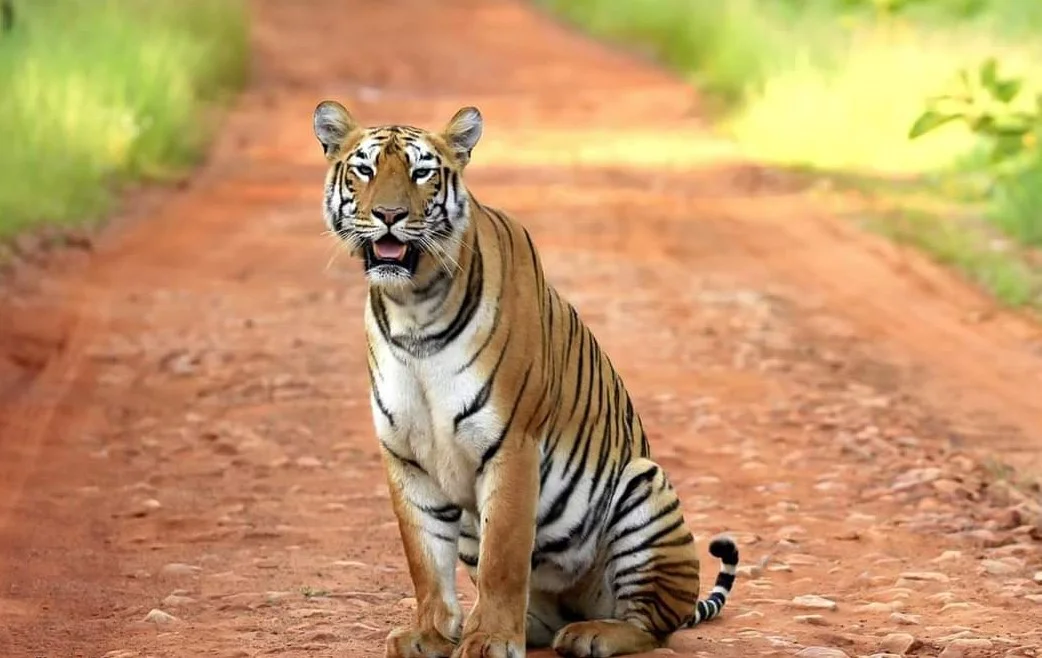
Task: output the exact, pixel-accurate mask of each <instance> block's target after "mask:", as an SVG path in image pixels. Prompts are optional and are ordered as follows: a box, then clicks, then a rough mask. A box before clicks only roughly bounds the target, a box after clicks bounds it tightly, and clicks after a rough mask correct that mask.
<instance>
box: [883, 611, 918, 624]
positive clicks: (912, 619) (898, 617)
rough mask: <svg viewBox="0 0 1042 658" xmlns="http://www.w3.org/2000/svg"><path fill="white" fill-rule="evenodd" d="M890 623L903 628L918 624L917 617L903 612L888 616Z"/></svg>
mask: <svg viewBox="0 0 1042 658" xmlns="http://www.w3.org/2000/svg"><path fill="white" fill-rule="evenodd" d="M890 621H892V622H894V623H895V624H901V625H903V626H917V625H918V624H919V616H918V615H907V614H905V613H903V612H894V613H891V614H890Z"/></svg>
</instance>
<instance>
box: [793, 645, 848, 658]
mask: <svg viewBox="0 0 1042 658" xmlns="http://www.w3.org/2000/svg"><path fill="white" fill-rule="evenodd" d="M796 658H850V657H849V656H848V655H847V653H846V652H845V651H842V650H841V649H835V648H833V647H807V648H806V649H804V650H803V651H800V652H799V653H798V654H796Z"/></svg>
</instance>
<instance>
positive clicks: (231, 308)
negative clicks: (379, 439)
mask: <svg viewBox="0 0 1042 658" xmlns="http://www.w3.org/2000/svg"><path fill="white" fill-rule="evenodd" d="M304 4H305V3H299V5H298V3H296V2H290V1H289V0H257V1H256V2H255V3H254V6H255V8H256V12H255V42H256V52H257V61H256V63H255V67H256V76H255V82H254V84H253V86H252V88H251V89H250V90H249V91H248V93H247V94H246V95H245V96H244V97H243V98H242V100H241V102H240V103H239V104H238V106H237V108H236V109H235V110H234V111H233V112H232V114H231V116H230V117H229V119H228V122H227V124H226V128H225V132H224V134H223V136H222V139H221V140H220V142H219V144H218V147H217V149H216V153H215V155H214V157H213V159H212V162H211V163H210V164H209V165H208V166H207V167H206V168H205V169H204V170H203V171H201V172H200V174H199V175H198V176H197V177H196V178H194V179H193V181H192V183H191V185H190V186H188V187H187V188H186V189H183V190H179V191H177V192H162V193H157V194H150V195H147V196H144V197H142V204H145V205H143V206H142V208H144V210H142V209H138V210H137V211H136V212H135V213H134V214H135V215H137V216H136V217H133V218H128V219H126V220H125V221H122V222H119V223H117V224H114V225H113V226H112V227H111V228H110V229H109V230H108V231H107V232H106V234H105V236H104V237H103V239H102V240H101V242H100V243H99V244H98V245H97V248H96V251H95V254H94V255H93V257H92V258H91V259H90V260H89V262H86V263H79V264H74V265H71V266H67V267H62V268H57V269H56V268H51V269H48V270H45V271H42V272H31V273H30V272H26V273H23V274H22V275H21V277H16V278H15V280H13V281H11V282H10V283H9V285H8V290H9V291H8V292H7V293H6V295H5V299H4V301H3V304H4V306H3V308H0V314H2V315H0V318H3V322H2V323H0V341H3V343H2V344H0V349H2V350H3V352H0V356H2V355H3V354H5V353H6V355H7V357H8V358H6V359H0V405H2V406H0V413H2V416H0V419H2V421H3V424H2V425H0V431H2V436H0V656H4V657H8V656H10V657H11V658H16V657H21V656H46V657H48V658H51V657H54V658H57V657H59V656H60V657H63V658H64V657H65V656H91V657H94V656H103V655H104V656H110V657H119V658H131V657H134V656H177V657H182V656H183V657H187V656H223V657H225V658H230V657H232V656H254V655H267V654H275V655H281V656H305V655H307V656H334V655H335V656H359V657H363V656H375V655H381V648H382V644H383V638H384V636H385V634H386V632H387V630H388V629H389V628H390V627H391V625H393V624H397V623H401V622H403V621H404V620H405V619H406V617H407V616H408V615H409V614H410V613H409V604H410V599H409V597H410V596H411V586H410V584H409V581H408V575H407V572H406V569H405V563H404V559H403V556H402V553H401V550H400V546H399V543H398V538H397V530H396V527H395V525H394V523H393V517H392V514H391V509H390V504H389V501H388V499H387V496H386V493H385V486H384V483H383V478H382V474H381V471H380V466H379V461H378V454H377V451H376V442H375V439H373V437H372V434H371V429H370V412H369V407H368V403H367V399H366V395H365V384H366V379H365V371H364V352H363V351H362V350H361V349H360V341H361V336H362V334H361V331H362V323H361V303H362V300H363V294H364V290H363V284H362V281H361V277H360V275H359V274H360V273H359V271H358V266H357V265H356V264H355V263H352V262H350V261H348V260H347V259H346V258H341V259H339V260H336V261H334V262H333V264H332V265H331V266H329V267H328V268H327V263H328V262H329V260H330V257H331V256H332V255H333V253H334V250H333V249H332V245H331V244H330V243H329V242H328V241H327V240H326V239H324V238H323V237H322V236H321V235H320V233H321V232H322V228H323V227H322V225H321V218H320V215H319V210H318V208H319V206H318V204H319V199H320V187H321V176H322V162H321V157H320V155H321V154H320V150H319V147H318V146H317V144H316V143H315V142H314V140H313V138H312V135H311V128H310V120H311V110H312V108H313V107H314V105H315V103H316V102H317V101H318V100H320V99H322V98H327V97H335V98H337V99H339V100H341V101H342V102H344V103H345V104H347V105H348V106H349V107H350V108H351V109H352V110H353V111H354V112H355V113H356V116H358V117H359V118H361V119H362V120H364V121H367V122H372V123H384V122H391V121H407V122H412V123H418V124H422V125H427V126H438V127H440V126H441V125H442V124H443V123H444V122H445V121H446V120H447V119H448V117H450V116H451V115H452V113H453V112H454V111H455V110H456V109H457V108H458V107H459V106H460V105H463V104H475V105H478V106H479V107H480V108H481V109H482V112H483V113H484V115H485V119H486V130H485V137H484V138H483V140H482V142H481V143H480V144H479V146H478V148H477V149H476V150H475V154H474V162H473V164H472V166H471V168H470V170H469V172H470V173H469V181H470V186H471V188H472V189H473V190H474V191H475V193H476V194H477V195H478V196H479V197H480V198H481V199H482V200H483V201H484V202H486V203H489V204H492V205H496V206H499V207H502V208H504V209H506V210H508V211H510V212H513V213H515V214H516V215H517V216H519V217H520V218H522V220H523V221H524V222H525V223H526V224H527V225H528V226H529V227H530V229H531V230H532V232H533V234H534V237H535V239H536V241H537V245H538V246H539V248H540V249H541V251H542V253H543V257H544V261H545V263H546V265H547V267H548V270H549V274H550V276H551V277H552V278H553V280H554V281H555V282H556V284H557V285H558V286H559V287H560V288H561V290H562V291H563V292H565V294H566V295H567V296H568V297H569V298H570V299H572V300H573V301H574V302H575V303H576V305H577V306H578V307H579V310H580V312H582V313H583V314H584V316H585V318H586V319H587V321H588V322H589V323H590V324H591V326H592V327H593V328H594V331H595V332H596V333H597V334H598V337H599V339H600V340H601V342H602V344H603V345H604V346H605V348H606V349H607V350H608V351H609V353H610V354H611V355H612V358H613V360H614V361H615V363H616V364H617V365H618V366H619V368H620V370H621V371H622V373H623V376H624V377H625V378H626V380H627V384H628V385H629V387H630V389H631V391H632V393H633V394H634V396H635V398H636V399H637V401H638V403H639V408H640V410H641V412H642V414H643V417H644V421H645V425H646V426H647V427H648V428H649V429H650V430H651V432H652V434H653V446H654V450H655V453H656V455H657V457H658V460H659V461H660V462H661V463H663V464H664V465H665V466H666V468H667V469H668V470H669V472H670V474H671V476H672V478H673V480H674V482H675V483H677V485H678V489H679V490H680V493H681V496H682V500H683V501H684V504H685V509H686V515H687V518H688V520H689V522H690V523H691V524H692V526H693V529H694V530H695V531H696V533H697V535H698V536H700V537H702V538H706V537H708V536H709V535H711V534H714V533H717V532H720V531H724V530H726V531H731V532H733V533H734V534H735V536H736V537H737V538H738V539H739V540H740V543H741V548H742V551H743V561H744V564H745V565H747V566H748V567H753V568H752V569H751V570H750V569H746V570H743V573H742V575H741V576H740V577H739V581H738V585H737V588H736V592H735V595H734V597H733V598H732V600H731V602H730V603H729V604H728V607H727V609H726V611H725V613H724V615H723V617H722V618H721V619H720V620H718V621H715V622H713V623H711V624H708V625H706V626H704V627H702V628H700V629H699V630H697V631H691V632H687V633H683V634H680V635H678V636H676V637H675V639H674V641H673V644H672V648H673V649H674V650H675V651H676V652H677V653H678V654H682V655H713V656H725V657H737V656H747V655H769V654H771V653H776V654H781V655H788V654H795V653H797V652H798V651H799V650H800V647H802V646H824V647H837V648H839V649H841V650H843V651H844V652H846V653H847V654H848V655H852V656H853V655H865V654H871V653H875V652H878V651H883V650H884V649H883V647H884V645H885V646H890V648H891V649H893V648H895V647H894V646H891V645H887V644H886V643H887V642H889V643H895V644H899V643H900V642H902V641H905V638H900V637H898V638H891V639H889V640H886V641H884V640H883V638H884V637H885V636H887V635H888V634H891V633H907V634H909V635H910V636H912V637H913V638H914V640H915V644H914V645H913V646H912V648H911V651H910V653H913V654H920V655H937V654H938V653H939V652H940V651H941V649H943V648H944V647H946V646H948V645H949V644H951V643H952V641H953V639H954V638H986V639H987V640H988V643H984V642H978V643H976V645H975V648H974V650H975V651H977V652H978V653H977V654H974V655H996V656H1001V655H1007V652H1009V651H1011V650H1016V649H1017V648H1018V647H1020V648H1022V647H1036V648H1037V647H1042V623H1040V622H1039V620H1040V619H1042V582H1037V581H1038V580H1039V579H1042V574H1038V575H1035V574H1036V572H1039V571H1042V527H1040V524H1042V519H1040V518H1039V517H1038V516H1037V511H1038V508H1037V505H1036V504H1035V503H1034V502H1033V501H1031V500H1030V499H1028V498H1024V497H1023V496H1024V494H1023V493H1022V492H1021V490H1018V489H1014V488H1011V487H1008V486H1004V485H1001V484H995V478H996V477H997V476H998V475H999V474H1000V473H999V471H1000V470H1001V469H1000V468H998V467H997V466H996V465H995V464H992V463H988V462H984V461H981V459H980V453H978V450H981V449H985V450H988V451H991V452H992V453H995V454H998V455H999V456H1000V457H1001V458H1002V459H1003V460H1005V461H1009V462H1010V463H1012V464H1014V465H1016V466H1018V467H1019V468H1022V469H1024V472H1031V469H1032V468H1034V469H1037V468H1038V467H1039V466H1040V464H1042V458H1040V455H1042V435H1040V434H1039V432H1040V431H1042V393H1040V392H1039V391H1040V390H1042V349H1040V346H1042V340H1040V338H1042V332H1040V331H1039V329H1038V328H1037V327H1035V326H1033V325H1031V324H1030V323H1028V322H1027V321H1024V320H1021V319H1018V318H1015V317H1013V316H1010V315H1008V314H1003V313H998V312H995V311H993V310H992V309H990V307H989V305H988V304H987V302H986V301H985V300H984V299H983V298H982V297H980V296H979V295H977V294H976V293H974V292H973V291H971V290H969V289H968V288H966V287H965V286H963V285H961V284H959V283H958V282H956V281H955V280H954V279H953V278H952V277H950V276H947V275H945V274H944V273H941V272H939V271H938V270H936V269H935V268H933V267H930V266H928V265H926V264H924V263H923V262H922V261H921V259H918V258H915V257H913V256H911V255H908V254H903V253H900V252H898V251H896V250H894V249H893V248H892V247H889V246H886V245H884V244H882V243H881V242H878V241H875V240H872V239H869V238H867V237H865V236H864V235H861V234H859V233H856V232H855V231H854V230H853V229H850V228H849V227H848V226H847V225H846V224H845V223H844V222H843V221H842V220H840V219H837V218H836V217H835V216H830V215H829V214H828V213H826V212H824V211H823V210H822V209H821V208H820V207H815V204H814V201H813V200H812V199H810V198H809V196H808V194H807V193H806V191H804V190H800V189H799V187H798V186H796V185H794V184H791V183H789V182H787V181H785V180H782V179H780V178H778V177H777V176H775V175H772V174H770V172H765V171H762V170H759V169H757V168H755V167H751V166H748V165H745V164H742V163H740V162H739V161H738V160H737V159H735V158H733V157H730V156H729V151H728V149H727V148H726V147H725V146H724V145H722V144H720V143H718V142H717V141H714V139H713V138H712V137H710V136H709V135H708V134H707V133H706V132H705V131H704V128H703V127H702V125H701V124H700V122H699V121H698V120H697V119H696V118H693V117H692V115H693V114H695V113H697V107H694V106H693V105H692V104H693V96H692V94H691V92H690V90H689V89H687V88H686V87H685V86H684V85H683V84H682V83H680V82H678V81H677V80H675V79H672V78H670V77H669V76H667V75H665V74H664V73H662V72H660V71H658V70H656V69H654V68H652V67H650V66H649V65H647V64H644V63H640V62H638V61H636V60H634V59H632V58H628V57H626V56H624V55H621V54H618V53H613V52H611V51H609V50H608V49H606V48H605V47H603V46H599V45H596V44H593V43H591V42H589V41H587V40H585V39H583V38H581V37H578V36H576V35H574V34H572V33H570V32H568V31H567V30H565V29H563V28H561V27H559V26H557V25H555V24H553V23H552V22H550V21H549V20H547V19H546V18H544V17H541V16H539V15H538V14H536V13H534V12H533V11H532V10H531V9H529V8H528V7H526V6H525V5H522V4H518V3H510V2H500V1H491V0H481V1H478V0H469V1H464V0H457V1H455V2H451V3H430V2H419V1H418V0H397V1H394V2H391V1H388V2H381V3H375V2H345V1H342V0H337V1H336V2H334V1H333V0H314V1H313V2H309V3H306V7H305V6H304ZM39 277H43V278H42V279H41V278H39ZM27 281H28V282H31V283H32V284H33V285H27V284H26V282H27ZM23 284H25V285H23ZM982 315H983V317H984V319H983V320H980V319H979V318H980V317H981V316H982ZM1034 472H1036V473H1038V472H1042V471H1039V470H1035V471H1034ZM1034 495H1035V499H1036V500H1037V493H1036V494H1034ZM703 546H704V544H703ZM703 550H704V549H703ZM768 555H771V556H772V558H771V561H770V562H769V563H767V566H766V567H765V568H763V569H761V568H758V567H757V566H756V565H757V564H758V562H759V561H761V560H762V559H763V558H765V557H766V556H768ZM704 568H705V569H706V571H707V575H706V576H707V577H708V576H709V573H710V572H712V571H713V570H715V569H716V565H715V564H713V563H712V561H711V560H709V559H708V558H707V559H706V560H705V562H704ZM1033 577H1034V578H1035V581H1036V582H1032V578H1033ZM461 582H464V583H466V581H465V579H464V578H462V577H461ZM463 591H464V592H465V593H466V594H465V596H466V597H467V598H468V599H469V598H470V597H471V596H472V589H471V588H470V585H469V583H466V584H465V585H464V586H463ZM801 595H819V596H823V597H827V598H828V599H831V600H833V601H835V602H836V605H837V606H838V609H836V610H829V609H800V608H799V607H798V606H796V605H795V604H793V603H792V602H791V600H792V599H793V598H794V597H798V596H801ZM153 608H158V609H162V610H164V611H166V612H168V613H170V614H172V615H174V616H176V617H177V618H178V621H175V622H170V623H159V624H157V623H154V622H144V621H143V620H144V619H145V617H146V615H147V614H148V613H149V611H150V610H152V609H153ZM971 644H973V643H971ZM958 646H959V643H958V642H956V644H955V647H958ZM954 651H955V649H949V651H948V653H947V654H946V655H948V656H955V655H958V654H957V653H953V652H954ZM699 652H705V653H702V654H699ZM837 655H838V654H837ZM966 655H970V654H966ZM1008 655H1042V648H1038V649H1037V650H1036V649H1031V648H1027V649H1023V648H1022V649H1020V650H1019V652H1018V651H1013V653H1012V654H1008ZM826 658H827V657H826Z"/></svg>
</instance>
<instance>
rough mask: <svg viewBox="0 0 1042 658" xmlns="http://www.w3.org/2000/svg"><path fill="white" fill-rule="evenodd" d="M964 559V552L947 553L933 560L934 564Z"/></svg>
mask: <svg viewBox="0 0 1042 658" xmlns="http://www.w3.org/2000/svg"><path fill="white" fill-rule="evenodd" d="M961 557H962V551H945V552H943V553H941V554H940V556H938V557H935V558H934V559H933V561H934V562H951V561H952V560H958V559H959V558H961Z"/></svg>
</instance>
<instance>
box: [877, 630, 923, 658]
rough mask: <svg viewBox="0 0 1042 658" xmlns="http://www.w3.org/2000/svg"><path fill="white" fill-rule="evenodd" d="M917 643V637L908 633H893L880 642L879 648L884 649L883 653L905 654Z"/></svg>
mask: <svg viewBox="0 0 1042 658" xmlns="http://www.w3.org/2000/svg"><path fill="white" fill-rule="evenodd" d="M915 644H916V640H915V637H913V636H911V635H909V634H908V633H891V634H889V635H887V636H886V637H884V638H883V641H882V642H880V643H879V648H880V649H882V651H883V653H890V654H896V655H898V656H903V655H905V654H906V653H908V651H909V650H910V649H911V648H912V647H913V646H915Z"/></svg>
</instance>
